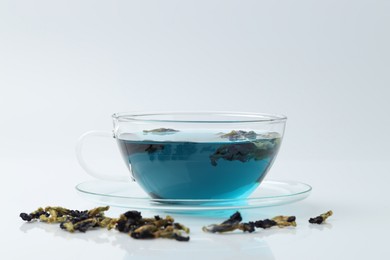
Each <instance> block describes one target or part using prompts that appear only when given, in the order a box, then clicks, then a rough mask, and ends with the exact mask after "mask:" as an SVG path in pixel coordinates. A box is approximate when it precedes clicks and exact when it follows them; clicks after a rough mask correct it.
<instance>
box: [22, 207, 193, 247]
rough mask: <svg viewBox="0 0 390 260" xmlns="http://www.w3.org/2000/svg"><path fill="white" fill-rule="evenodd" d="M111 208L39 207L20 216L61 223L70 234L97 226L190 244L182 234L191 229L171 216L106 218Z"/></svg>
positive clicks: (131, 214) (134, 213) (137, 214)
mask: <svg viewBox="0 0 390 260" xmlns="http://www.w3.org/2000/svg"><path fill="white" fill-rule="evenodd" d="M108 209H109V207H108V206H107V207H98V208H94V209H91V210H84V211H79V210H70V209H66V208H62V207H46V208H39V209H37V210H36V211H34V212H32V213H30V214H27V213H21V214H20V217H21V218H22V219H23V220H25V221H32V220H34V219H36V220H39V221H42V222H46V223H60V228H62V229H64V230H66V231H69V232H75V231H80V232H86V231H88V230H90V229H94V228H97V227H100V228H107V229H108V230H110V229H112V228H116V229H117V230H118V231H120V232H123V233H128V234H129V235H130V236H131V237H133V238H136V239H146V238H149V239H150V238H160V237H161V238H170V239H175V240H178V241H189V239H190V237H188V236H183V231H184V232H185V233H187V234H188V233H189V232H190V229H189V228H188V227H186V226H184V225H182V224H180V223H177V222H175V220H174V219H173V218H172V217H171V216H166V217H165V218H161V217H160V216H154V218H143V217H142V215H141V212H139V211H127V212H125V213H123V214H122V215H120V217H119V218H109V217H106V216H104V212H105V211H107V210H108Z"/></svg>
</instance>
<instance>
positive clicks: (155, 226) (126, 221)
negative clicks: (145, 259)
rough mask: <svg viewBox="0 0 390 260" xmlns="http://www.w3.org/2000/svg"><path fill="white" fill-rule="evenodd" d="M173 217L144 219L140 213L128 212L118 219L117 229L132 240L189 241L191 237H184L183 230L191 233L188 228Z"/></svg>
mask: <svg viewBox="0 0 390 260" xmlns="http://www.w3.org/2000/svg"><path fill="white" fill-rule="evenodd" d="M174 221H175V220H174V219H173V218H172V217H171V216H166V217H165V218H161V217H160V216H155V217H154V218H142V216H141V213H140V212H138V211H128V212H126V213H124V214H122V215H121V216H120V217H119V219H118V224H117V226H116V228H117V229H118V231H120V232H124V233H128V234H129V235H130V236H131V237H132V238H136V239H151V238H160V237H161V238H170V239H176V240H178V241H189V239H190V238H189V237H185V236H183V235H182V230H183V231H184V232H185V233H189V232H190V230H189V228H187V227H186V226H184V225H182V224H180V223H175V222H174Z"/></svg>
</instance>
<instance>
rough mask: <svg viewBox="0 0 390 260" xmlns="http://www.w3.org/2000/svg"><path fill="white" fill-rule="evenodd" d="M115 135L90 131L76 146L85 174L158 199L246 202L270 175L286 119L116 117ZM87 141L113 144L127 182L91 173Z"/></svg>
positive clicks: (176, 114)
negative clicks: (132, 185) (95, 138)
mask: <svg viewBox="0 0 390 260" xmlns="http://www.w3.org/2000/svg"><path fill="white" fill-rule="evenodd" d="M112 118H113V122H114V129H113V133H107V132H99V131H91V132H88V133H86V134H84V135H83V136H82V137H81V138H80V140H79V143H78V145H77V157H78V160H79V162H80V165H81V166H82V167H83V168H84V170H85V171H86V172H87V173H89V174H91V175H92V176H94V177H97V178H99V179H104V180H129V179H130V178H131V179H133V180H134V181H136V182H137V183H138V184H139V185H140V186H141V188H142V189H143V190H144V191H146V192H147V193H148V194H149V195H150V197H152V198H157V199H191V200H193V199H195V200H197V199H199V200H204V199H206V200H207V199H237V198H246V197H247V196H249V195H250V194H251V193H252V192H253V191H254V190H255V189H256V188H257V187H258V186H259V184H260V183H261V182H262V180H263V179H264V177H265V176H266V174H267V173H268V171H269V170H270V168H271V166H272V164H273V162H274V161H275V158H276V155H277V153H278V151H279V148H280V145H281V142H282V138H283V134H284V129H285V123H286V120H287V118H286V117H285V116H283V115H270V114H258V113H238V112H173V113H145V114H135V113H116V114H114V115H113V116H112ZM90 135H100V136H110V137H114V138H115V139H116V142H117V144H118V146H119V150H120V152H121V154H122V157H123V160H124V162H125V164H126V166H127V167H128V169H129V170H130V173H131V174H130V176H114V175H103V174H100V173H97V172H95V171H94V170H92V169H91V168H90V167H89V166H88V165H87V164H86V163H85V161H84V159H83V157H82V153H81V149H82V143H83V140H84V138H86V137H88V136H90Z"/></svg>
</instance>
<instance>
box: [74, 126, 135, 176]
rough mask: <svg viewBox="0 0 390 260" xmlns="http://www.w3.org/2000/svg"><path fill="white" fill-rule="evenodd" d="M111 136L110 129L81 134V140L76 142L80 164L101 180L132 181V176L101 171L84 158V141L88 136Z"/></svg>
mask: <svg viewBox="0 0 390 260" xmlns="http://www.w3.org/2000/svg"><path fill="white" fill-rule="evenodd" d="M92 136H93V137H109V138H113V135H112V133H111V132H108V131H96V130H93V131H89V132H86V133H85V134H83V135H82V136H80V138H79V140H78V141H77V144H76V157H77V160H78V161H79V164H80V166H81V167H82V168H83V169H84V170H85V171H86V172H87V173H88V174H89V175H91V176H93V177H95V178H97V179H101V180H108V181H126V182H128V181H130V180H131V178H130V176H125V175H112V174H107V173H101V172H99V171H97V170H95V169H93V168H91V167H89V166H88V164H87V163H86V161H85V160H84V157H83V146H84V141H85V139H87V138H88V137H92Z"/></svg>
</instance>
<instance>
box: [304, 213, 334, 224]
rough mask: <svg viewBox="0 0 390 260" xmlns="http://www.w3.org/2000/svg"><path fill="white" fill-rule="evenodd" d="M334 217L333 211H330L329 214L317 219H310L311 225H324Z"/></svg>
mask: <svg viewBox="0 0 390 260" xmlns="http://www.w3.org/2000/svg"><path fill="white" fill-rule="evenodd" d="M332 215H333V211H331V210H329V211H328V212H325V213H324V214H321V215H319V216H318V217H315V218H310V219H309V223H311V224H322V223H324V222H325V220H326V219H327V218H329V217H330V216H332Z"/></svg>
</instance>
